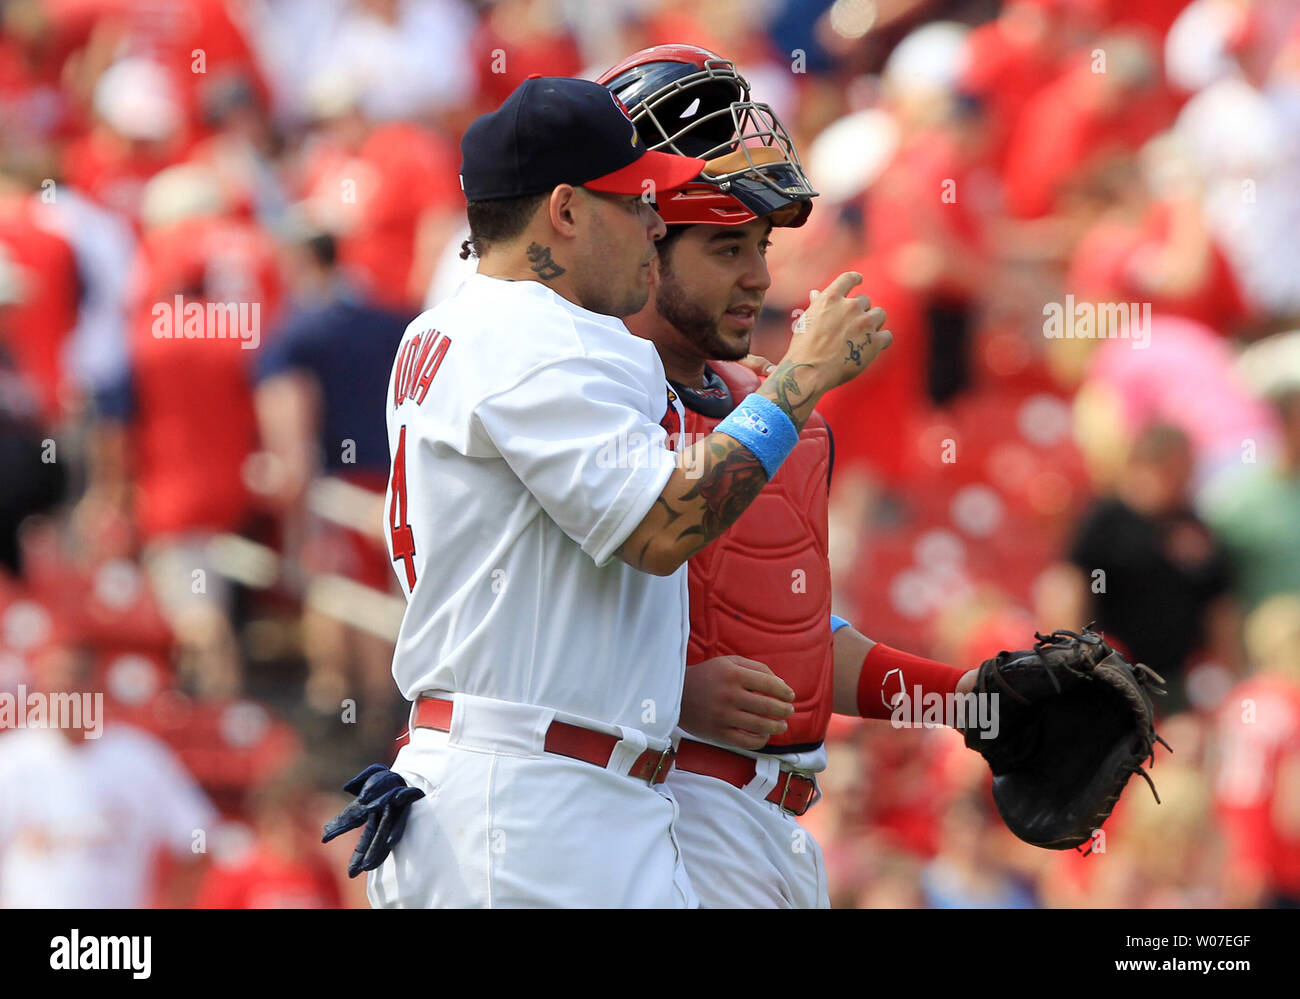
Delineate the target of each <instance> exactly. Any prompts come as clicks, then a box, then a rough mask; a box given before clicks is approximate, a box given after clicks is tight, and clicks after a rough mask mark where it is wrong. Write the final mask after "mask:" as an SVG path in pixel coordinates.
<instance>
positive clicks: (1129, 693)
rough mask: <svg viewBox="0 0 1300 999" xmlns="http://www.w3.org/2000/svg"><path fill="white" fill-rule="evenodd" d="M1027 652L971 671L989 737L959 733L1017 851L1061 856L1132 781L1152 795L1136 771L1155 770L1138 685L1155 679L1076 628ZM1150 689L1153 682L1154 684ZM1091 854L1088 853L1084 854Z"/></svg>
mask: <svg viewBox="0 0 1300 999" xmlns="http://www.w3.org/2000/svg"><path fill="white" fill-rule="evenodd" d="M1034 637H1035V638H1036V639H1037V640H1038V641H1037V642H1036V643H1035V645H1034V647H1033V648H1032V649H1024V650H1021V651H1019V652H1000V653H999V654H998V655H997V656H995V657H994V658H993V659H989V660H986V661H985V662H984V663H983V664H982V665H981V666H980V668H979V673H978V674H977V678H976V682H975V692H976V693H977V694H983V695H994V694H996V695H997V697H996V698H995V699H994V701H993V706H992V708H993V710H994V711H996V712H997V714H996V716H995V717H996V718H997V720H998V726H997V734H996V736H994V737H992V738H984V737H983V735H982V734H981V732H980V730H979V729H977V728H972V727H967V728H966V729H965V736H966V745H967V746H969V747H970V748H971V749H974V750H975V751H977V752H979V753H981V754H982V755H983V756H984V758H985V759H986V760H987V761H988V764H989V767H990V768H991V769H992V770H993V800H994V802H995V803H996V805H997V807H998V812H999V813H1000V814H1001V816H1002V820H1003V821H1004V822H1006V824H1007V828H1009V829H1010V830H1011V831H1012V832H1013V833H1015V834H1016V835H1017V836H1019V837H1020V838H1021V839H1022V840H1024V841H1025V842H1026V843H1031V844H1033V845H1034V846H1039V847H1043V848H1044V849H1048V850H1068V849H1071V848H1074V847H1079V846H1081V845H1082V844H1083V843H1086V842H1088V840H1089V839H1091V837H1092V834H1093V832H1094V831H1095V830H1097V829H1099V828H1100V827H1101V825H1102V823H1103V822H1105V821H1106V819H1107V818H1108V817H1109V816H1110V813H1111V809H1112V808H1114V807H1115V802H1116V801H1118V800H1119V796H1120V792H1121V791H1123V790H1124V785H1125V784H1127V783H1128V780H1129V777H1130V776H1132V775H1133V774H1135V773H1136V774H1141V775H1142V777H1143V778H1144V779H1145V780H1146V782H1147V783H1148V784H1149V785H1150V786H1151V793H1152V794H1155V795H1156V802H1157V803H1159V801H1160V796H1159V795H1158V794H1156V789H1155V785H1154V784H1153V783H1152V782H1151V778H1150V777H1149V776H1148V775H1147V772H1146V771H1145V770H1143V769H1142V764H1143V762H1145V761H1146V760H1148V759H1150V760H1151V762H1152V763H1154V762H1155V744H1156V743H1157V742H1159V743H1160V744H1161V745H1162V746H1164V747H1165V748H1166V749H1169V744H1168V743H1167V742H1165V741H1164V740H1163V739H1161V738H1160V736H1158V735H1157V734H1156V731H1155V726H1154V719H1153V714H1152V707H1151V698H1150V696H1148V693H1147V687H1148V686H1150V687H1151V689H1152V690H1153V691H1155V692H1156V693H1160V694H1163V693H1164V690H1163V689H1162V688H1160V687H1157V686H1155V685H1154V684H1155V683H1164V680H1163V679H1162V678H1161V677H1160V676H1159V675H1157V674H1156V673H1155V672H1154V671H1153V670H1151V669H1148V668H1147V667H1146V666H1144V665H1142V664H1141V663H1138V664H1137V665H1136V666H1130V665H1129V664H1128V663H1127V662H1125V661H1124V658H1123V657H1122V656H1121V655H1120V654H1119V653H1118V652H1116V651H1115V650H1114V649H1112V648H1111V647H1110V646H1109V645H1107V644H1106V642H1105V641H1103V640H1102V636H1101V635H1100V634H1098V633H1097V632H1095V631H1093V630H1092V626H1091V625H1089V626H1088V627H1086V628H1084V629H1083V632H1082V633H1081V634H1075V633H1074V632H1072V631H1054V632H1052V633H1051V634H1050V635H1040V634H1037V633H1035V635H1034ZM1153 681H1154V683H1153ZM1089 849H1091V848H1089Z"/></svg>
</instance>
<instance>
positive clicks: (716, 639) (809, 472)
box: [682, 361, 834, 750]
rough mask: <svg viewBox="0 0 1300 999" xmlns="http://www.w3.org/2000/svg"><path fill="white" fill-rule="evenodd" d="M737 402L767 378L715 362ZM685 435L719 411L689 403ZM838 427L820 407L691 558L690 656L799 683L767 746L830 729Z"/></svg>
mask: <svg viewBox="0 0 1300 999" xmlns="http://www.w3.org/2000/svg"><path fill="white" fill-rule="evenodd" d="M710 367H712V368H713V370H714V371H715V372H717V374H718V375H719V376H720V377H721V378H722V380H723V381H724V382H726V384H727V387H728V388H729V389H730V390H731V396H732V399H733V400H734V401H736V402H739V401H740V400H741V399H743V398H744V397H745V396H747V395H748V394H749V393H750V392H752V391H754V390H755V389H756V388H758V386H759V384H760V382H761V379H760V378H759V377H758V376H757V375H756V374H754V373H753V372H752V371H750V370H749V369H748V368H746V367H744V366H742V365H740V364H735V363H728V362H717V361H714V362H712V363H711V364H710ZM682 402H683V403H684V404H685V406H686V424H685V426H684V428H683V430H684V432H685V433H686V434H688V435H689V436H687V437H686V438H685V439H686V440H687V441H695V440H699V437H697V436H695V435H697V434H698V435H701V436H703V435H705V434H709V433H711V432H712V431H713V429H714V427H716V426H717V425H718V423H719V422H721V418H720V417H708V416H704V415H702V414H700V413H698V412H695V411H694V410H692V409H691V407H690V399H689V397H686V396H684V397H683V399H682ZM830 463H831V441H830V431H829V430H827V427H826V423H825V421H824V420H822V418H821V417H820V416H818V415H817V414H816V413H814V414H813V416H812V418H811V419H809V421H808V423H807V425H806V426H805V427H804V429H803V433H802V434H801V435H800V437H799V443H798V444H797V445H795V449H794V451H792V452H791V453H790V456H789V457H788V458H786V460H785V462H784V463H783V464H782V465H781V467H780V469H779V470H778V471H777V473H776V477H775V478H774V479H772V481H771V482H769V483H768V484H767V485H766V486H765V487H764V488H763V491H762V492H761V493H760V494H759V496H758V498H757V499H756V500H754V502H753V503H752V504H750V506H749V509H747V510H746V511H745V512H744V513H743V514H741V516H740V519H739V520H737V521H736V523H734V524H733V525H732V526H731V529H730V530H728V531H727V532H726V533H725V534H723V535H722V536H721V537H720V538H718V539H717V540H716V541H714V542H713V543H712V544H711V545H709V546H708V547H707V548H705V549H704V550H703V551H702V552H700V553H699V554H698V555H696V556H694V557H693V558H692V559H691V560H690V562H689V563H688V564H689V566H690V594H691V637H690V645H689V647H688V649H687V654H686V662H687V663H688V664H693V663H699V662H703V661H705V660H707V659H712V658H714V657H715V656H723V655H738V656H745V657H746V658H748V659H756V660H758V661H759V662H761V663H765V664H766V665H767V666H768V667H769V668H770V669H771V670H772V671H773V672H774V673H775V674H776V675H777V676H779V677H780V678H781V679H782V680H784V681H785V682H786V683H788V684H789V685H790V686H791V687H792V688H794V692H795V713H794V715H793V716H792V717H791V718H789V719H788V723H789V726H790V727H789V728H788V729H786V731H785V732H784V733H782V734H781V735H779V736H773V737H772V739H771V741H769V742H768V748H769V749H794V748H796V747H797V748H798V749H801V750H802V749H810V748H813V747H815V746H816V745H818V744H819V743H821V741H822V740H823V738H824V737H825V735H826V726H827V723H828V722H829V720H830V715H831V705H832V700H833V690H832V683H833V664H834V659H833V655H832V647H831V631H830V613H831V577H830V563H829V562H828V559H827V542H826V519H827V492H828V484H827V482H828V475H829V472H830Z"/></svg>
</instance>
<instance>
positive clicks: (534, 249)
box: [528, 243, 564, 281]
mask: <svg viewBox="0 0 1300 999" xmlns="http://www.w3.org/2000/svg"><path fill="white" fill-rule="evenodd" d="M528 260H529V262H530V263H531V264H532V266H531V267H530V268H529V270H531V271H532V272H533V273H534V274H536V275H537V276H538V277H539V278H541V279H542V280H543V281H550V280H552V279H553V278H557V277H559V276H560V275H561V274H563V273H564V268H563V267H561V266H560V265H559V264H557V263H556V262H555V261H554V260H552V259H551V248H550V247H549V246H540V245H538V244H537V243H529V244H528Z"/></svg>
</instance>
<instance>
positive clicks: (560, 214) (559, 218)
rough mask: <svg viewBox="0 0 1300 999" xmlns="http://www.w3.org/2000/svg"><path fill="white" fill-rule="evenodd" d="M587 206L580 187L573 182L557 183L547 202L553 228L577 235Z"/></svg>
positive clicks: (568, 234) (564, 233)
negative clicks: (580, 219) (580, 220)
mask: <svg viewBox="0 0 1300 999" xmlns="http://www.w3.org/2000/svg"><path fill="white" fill-rule="evenodd" d="M586 208H587V206H586V205H585V204H583V203H582V197H581V195H579V193H578V189H577V188H576V187H574V186H573V185H572V184H559V185H557V186H556V187H555V188H554V189H553V190H552V191H551V196H550V198H548V199H547V202H546V209H547V212H548V214H549V215H550V220H551V228H553V229H554V230H555V231H556V232H558V233H559V234H560V235H562V236H567V237H570V238H572V237H573V236H576V235H577V229H578V221H579V218H580V216H581V215H582V214H583V213H584V212H585V210H586Z"/></svg>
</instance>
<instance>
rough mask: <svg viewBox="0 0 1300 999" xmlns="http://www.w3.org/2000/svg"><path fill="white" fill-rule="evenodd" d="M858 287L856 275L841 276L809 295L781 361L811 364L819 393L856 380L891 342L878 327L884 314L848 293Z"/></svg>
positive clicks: (868, 302) (859, 281)
mask: <svg viewBox="0 0 1300 999" xmlns="http://www.w3.org/2000/svg"><path fill="white" fill-rule="evenodd" d="M861 283H862V275H861V274H859V273H857V272H856V271H845V272H844V273H843V274H841V275H840V276H839V277H837V278H836V279H835V280H834V281H832V282H831V283H830V284H828V285H827V286H826V289H825V290H824V291H822V292H820V293H817V292H814V294H813V297H812V302H811V304H810V305H809V307H808V311H807V312H805V313H804V314H803V315H802V316H801V317H799V320H798V322H797V323H796V324H795V333H794V336H793V338H792V339H791V341H790V348H789V349H788V350H787V351H786V353H785V357H784V358H783V359H782V360H783V361H788V362H792V363H794V364H810V365H812V366H813V367H814V368H815V369H816V372H817V376H818V381H819V382H820V384H819V386H818V387H819V388H820V389H821V390H822V391H828V390H830V389H832V388H834V387H835V386H837V385H843V384H844V383H845V382H847V381H850V380H852V379H853V378H856V377H857V376H858V375H860V374H861V373H862V372H863V371H865V370H866V368H867V365H868V364H870V363H871V362H872V361H874V360H875V359H876V357H877V356H878V355H879V354H880V352H881V351H882V350H884V349H885V348H886V347H888V346H889V345H890V343H892V342H893V339H894V334H893V333H891V332H890V331H889V330H886V329H882V328H881V327H882V326H883V325H884V323H885V310H884V309H882V308H880V307H878V306H874V307H873V306H872V304H871V300H870V299H869V298H867V297H865V296H863V295H851V294H850V292H851V291H852V290H853V289H854V288H855V287H856V286H857V285H859V284H861Z"/></svg>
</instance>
